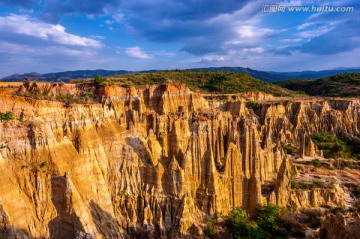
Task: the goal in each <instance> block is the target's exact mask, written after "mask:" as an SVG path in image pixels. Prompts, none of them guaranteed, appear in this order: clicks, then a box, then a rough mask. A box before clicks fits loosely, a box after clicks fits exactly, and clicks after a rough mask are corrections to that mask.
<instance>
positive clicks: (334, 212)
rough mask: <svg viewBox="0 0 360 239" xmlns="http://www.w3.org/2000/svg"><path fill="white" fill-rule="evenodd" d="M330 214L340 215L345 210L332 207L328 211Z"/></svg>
mask: <svg viewBox="0 0 360 239" xmlns="http://www.w3.org/2000/svg"><path fill="white" fill-rule="evenodd" d="M330 212H331V213H333V214H338V213H339V212H340V213H345V208H344V207H334V208H331V209H330Z"/></svg>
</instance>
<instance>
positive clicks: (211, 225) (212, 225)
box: [204, 213, 219, 238]
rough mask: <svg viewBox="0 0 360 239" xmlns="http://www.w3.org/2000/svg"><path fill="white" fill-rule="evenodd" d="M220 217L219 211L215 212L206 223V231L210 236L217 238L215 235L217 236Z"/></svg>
mask: <svg viewBox="0 0 360 239" xmlns="http://www.w3.org/2000/svg"><path fill="white" fill-rule="evenodd" d="M218 217H219V215H218V214H217V213H215V214H214V215H213V216H212V218H211V220H210V221H209V222H208V223H207V224H206V227H205V230H204V233H205V235H206V236H208V237H209V238H215V236H216V233H217V222H218Z"/></svg>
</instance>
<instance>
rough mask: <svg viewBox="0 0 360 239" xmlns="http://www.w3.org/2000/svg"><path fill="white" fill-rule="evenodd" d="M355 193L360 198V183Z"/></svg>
mask: <svg viewBox="0 0 360 239" xmlns="http://www.w3.org/2000/svg"><path fill="white" fill-rule="evenodd" d="M354 194H355V197H356V198H360V186H359V185H358V186H357V187H356V189H355V193H354Z"/></svg>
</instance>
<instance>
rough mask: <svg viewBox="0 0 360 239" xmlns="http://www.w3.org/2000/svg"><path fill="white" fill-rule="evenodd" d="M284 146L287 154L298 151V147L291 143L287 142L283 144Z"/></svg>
mask: <svg viewBox="0 0 360 239" xmlns="http://www.w3.org/2000/svg"><path fill="white" fill-rule="evenodd" d="M283 148H284V149H285V152H286V153H287V154H293V153H295V152H296V151H297V149H296V148H294V147H293V146H291V145H289V144H288V145H286V144H283Z"/></svg>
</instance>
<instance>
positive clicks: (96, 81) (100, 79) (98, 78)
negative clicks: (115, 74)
mask: <svg viewBox="0 0 360 239" xmlns="http://www.w3.org/2000/svg"><path fill="white" fill-rule="evenodd" d="M105 80H106V79H105V78H103V77H101V76H99V75H96V76H95V78H94V80H93V83H94V84H95V85H101V84H103V83H104V82H105Z"/></svg>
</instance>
